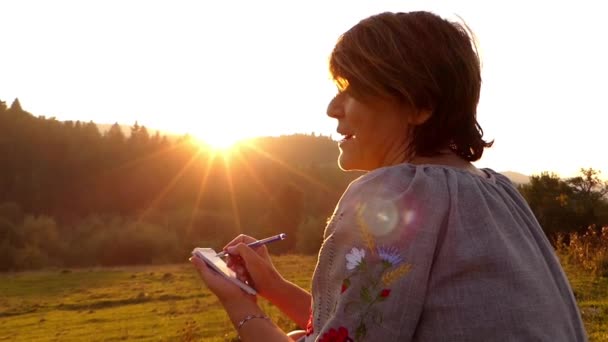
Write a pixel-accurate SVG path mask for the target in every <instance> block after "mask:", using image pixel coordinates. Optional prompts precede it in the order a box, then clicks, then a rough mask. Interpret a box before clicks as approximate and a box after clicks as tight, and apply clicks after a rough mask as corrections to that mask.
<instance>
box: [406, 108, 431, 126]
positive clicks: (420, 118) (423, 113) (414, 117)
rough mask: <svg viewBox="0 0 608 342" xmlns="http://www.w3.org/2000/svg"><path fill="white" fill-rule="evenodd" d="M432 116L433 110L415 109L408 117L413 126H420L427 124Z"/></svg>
mask: <svg viewBox="0 0 608 342" xmlns="http://www.w3.org/2000/svg"><path fill="white" fill-rule="evenodd" d="M432 114H433V111H432V110H431V109H415V110H413V111H412V112H411V113H410V115H408V116H407V119H408V120H407V121H408V123H409V124H410V125H412V126H419V125H422V124H423V123H425V122H426V121H427V120H428V119H429V118H430V117H431V115H432Z"/></svg>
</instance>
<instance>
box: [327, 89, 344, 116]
mask: <svg viewBox="0 0 608 342" xmlns="http://www.w3.org/2000/svg"><path fill="white" fill-rule="evenodd" d="M327 116H329V117H330V118H334V119H338V118H340V117H342V116H344V110H343V108H342V99H341V96H340V94H338V95H336V96H334V98H333V99H331V101H329V104H328V105H327Z"/></svg>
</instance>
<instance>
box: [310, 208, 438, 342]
mask: <svg viewBox="0 0 608 342" xmlns="http://www.w3.org/2000/svg"><path fill="white" fill-rule="evenodd" d="M397 202H399V203H397V204H395V202H394V201H381V203H371V205H370V202H369V200H368V201H365V202H364V201H359V203H358V204H357V205H356V206H354V207H355V210H354V212H353V213H352V215H351V217H352V219H351V220H345V221H347V222H348V221H350V224H351V225H352V227H351V228H350V230H352V231H353V232H355V233H356V234H354V235H355V236H357V238H353V239H344V240H346V241H348V243H351V244H352V246H347V247H346V248H344V249H343V250H344V251H345V252H344V253H343V255H339V256H337V257H338V258H340V257H342V258H343V262H344V270H343V271H344V273H343V274H344V276H343V277H342V282H341V286H340V288H339V292H340V294H339V295H338V296H337V300H336V306H335V310H334V313H333V315H332V316H331V318H330V319H329V320H328V321H327V322H326V324H324V326H323V327H320V328H321V329H322V331H319V333H318V335H317V339H316V341H319V342H330V341H409V340H411V339H412V337H413V335H414V332H415V328H416V326H417V324H418V321H419V319H420V316H421V313H422V309H423V304H424V300H425V296H426V291H427V284H428V279H429V274H430V269H431V265H432V259H433V254H434V251H435V246H436V244H437V233H436V232H437V230H438V227H423V226H421V225H420V224H422V223H423V222H427V223H429V222H431V224H434V223H437V222H434V220H421V219H419V218H418V219H417V218H416V217H415V216H416V215H419V214H422V213H419V212H415V209H411V211H408V210H409V209H405V208H404V206H403V199H398V200H397ZM433 222H434V223H433ZM387 226H388V227H387ZM344 229H348V227H345V228H344ZM315 328H316V327H315Z"/></svg>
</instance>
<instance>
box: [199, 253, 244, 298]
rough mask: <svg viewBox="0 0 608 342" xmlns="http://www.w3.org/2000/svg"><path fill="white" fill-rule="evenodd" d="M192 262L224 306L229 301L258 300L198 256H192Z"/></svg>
mask: <svg viewBox="0 0 608 342" xmlns="http://www.w3.org/2000/svg"><path fill="white" fill-rule="evenodd" d="M190 262H191V263H192V265H194V268H195V269H196V270H197V271H198V274H199V275H200V276H201V279H202V280H203V282H204V283H205V284H206V285H207V288H209V290H210V291H211V292H213V293H214V294H215V295H216V296H217V298H218V299H219V300H220V302H222V304H224V306H225V305H226V303H228V302H239V301H243V300H244V301H249V302H254V303H255V302H256V296H254V295H250V294H247V293H245V292H244V291H243V290H241V288H240V287H238V286H237V285H235V284H233V283H232V282H230V281H229V280H228V279H226V278H224V277H223V276H221V275H219V274H218V273H217V272H215V271H214V270H212V269H211V268H209V266H207V264H205V262H204V261H202V260H200V259H199V258H197V257H191V258H190Z"/></svg>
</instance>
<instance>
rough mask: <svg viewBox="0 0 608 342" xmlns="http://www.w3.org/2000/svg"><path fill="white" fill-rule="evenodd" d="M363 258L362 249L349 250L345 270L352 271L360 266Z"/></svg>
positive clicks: (363, 252) (363, 251)
mask: <svg viewBox="0 0 608 342" xmlns="http://www.w3.org/2000/svg"><path fill="white" fill-rule="evenodd" d="M363 258H365V250H364V249H363V248H361V249H359V248H355V247H353V249H351V250H350V252H349V253H348V254H346V268H347V269H349V270H354V269H355V268H357V267H358V266H359V264H361V261H362V260H363Z"/></svg>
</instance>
